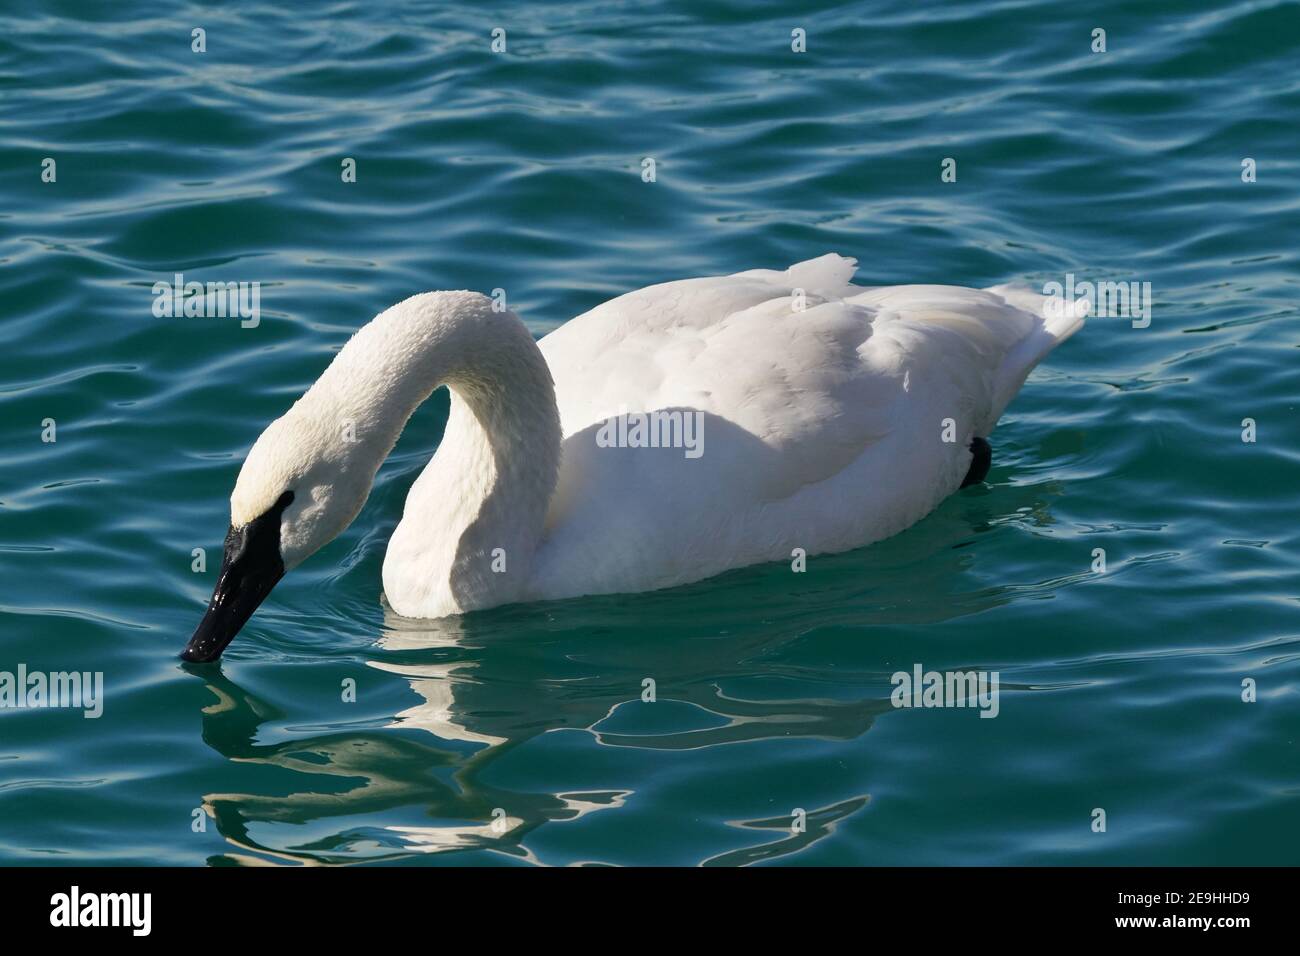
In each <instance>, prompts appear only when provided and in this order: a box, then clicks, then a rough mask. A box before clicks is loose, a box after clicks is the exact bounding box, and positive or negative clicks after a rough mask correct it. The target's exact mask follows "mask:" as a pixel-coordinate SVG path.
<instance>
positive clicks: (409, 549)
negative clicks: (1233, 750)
mask: <svg viewBox="0 0 1300 956" xmlns="http://www.w3.org/2000/svg"><path fill="white" fill-rule="evenodd" d="M440 385H446V386H447V387H448V388H449V389H450V390H451V392H452V401H451V413H450V416H449V418H448V421H447V428H446V431H445V432H444V435H443V440H442V443H441V445H440V446H439V448H438V451H437V452H436V454H435V455H434V456H433V459H432V460H431V461H430V462H429V465H428V467H426V468H425V470H424V472H423V473H422V474H421V475H420V477H419V478H418V479H417V480H416V482H415V485H414V486H413V487H412V488H411V491H410V494H409V496H408V497H407V500H406V507H405V510H404V513H403V516H402V521H401V523H400V524H399V525H398V527H397V529H396V531H395V532H394V533H393V538H392V540H391V541H390V543H389V547H388V552H387V555H386V557H385V560H384V591H385V594H386V595H387V597H388V600H389V603H390V604H391V605H392V606H393V609H394V610H395V611H397V612H398V613H399V614H403V615H406V616H410V617H435V616H442V615H445V614H448V613H456V612H459V611H466V610H472V609H474V608H476V607H482V606H486V605H494V604H500V603H503V602H508V601H510V600H512V599H514V598H515V597H516V596H522V594H523V592H524V589H525V588H526V586H527V582H528V577H529V573H530V570H531V567H532V559H533V553H534V551H535V550H536V547H537V544H538V542H539V541H540V539H541V535H542V531H543V525H544V522H545V519H546V510H547V506H548V504H549V502H550V499H551V495H552V493H553V492H554V490H555V484H556V480H557V476H558V471H559V459H560V439H561V431H560V420H559V413H558V411H557V409H556V403H555V386H554V384H553V382H552V380H551V373H550V369H549V368H548V366H547V364H546V359H545V358H544V357H543V356H542V353H541V351H540V350H539V349H538V347H537V343H536V342H535V341H533V338H532V335H531V334H530V333H529V332H528V330H527V328H525V327H524V325H523V323H522V322H520V321H519V319H518V318H517V317H516V316H515V315H514V314H513V313H510V312H497V311H494V310H493V309H492V302H491V300H489V299H487V298H486V297H485V296H482V295H478V294H477V293H471V292H441V293H426V294H424V295H419V296H415V297H413V298H411V299H407V300H406V301H405V302H402V303H399V304H398V305H396V306H394V307H393V308H391V309H389V310H388V311H386V312H384V313H383V314H381V315H380V316H378V317H377V318H376V319H375V320H374V321H373V322H371V323H370V324H369V325H367V326H365V327H364V328H363V329H361V330H360V331H359V332H358V333H357V334H356V336H354V337H353V339H352V341H350V342H349V343H348V344H347V345H346V346H345V347H344V349H343V350H342V351H341V352H340V353H339V355H338V357H337V358H336V359H335V361H334V362H333V364H331V366H330V367H329V368H328V369H327V370H326V373H325V375H323V376H322V377H321V379H320V381H319V382H318V383H317V385H316V386H313V389H312V391H315V390H316V389H317V388H319V387H322V386H323V388H322V391H323V392H327V393H329V394H331V395H333V396H335V397H337V398H338V399H339V400H340V401H342V402H343V404H344V405H345V406H346V407H344V408H341V409H339V410H338V412H337V413H338V414H339V416H340V417H342V418H346V417H352V418H353V419H354V421H355V426H356V438H357V441H356V442H355V445H356V446H357V447H356V451H355V461H352V462H347V463H345V465H344V469H345V470H347V469H349V468H351V467H353V466H355V467H357V468H359V469H361V470H366V469H369V479H370V480H373V476H374V472H375V470H377V469H378V467H379V464H380V463H381V462H382V460H383V459H384V458H385V457H387V455H388V453H389V451H390V450H391V449H392V447H393V445H394V444H395V443H396V441H397V438H398V436H399V435H400V434H401V431H402V428H403V427H404V426H405V424H406V421H407V420H408V419H409V418H410V416H411V415H412V413H414V411H415V409H416V408H417V407H419V405H420V404H421V403H422V402H423V401H424V400H425V399H426V398H428V396H429V395H430V394H431V393H432V392H433V391H434V390H435V389H436V388H437V387H438V386H440Z"/></svg>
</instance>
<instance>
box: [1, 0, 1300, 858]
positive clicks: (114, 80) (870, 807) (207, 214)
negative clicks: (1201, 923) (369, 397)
mask: <svg viewBox="0 0 1300 956" xmlns="http://www.w3.org/2000/svg"><path fill="white" fill-rule="evenodd" d="M1084 6H1085V5H1075V4H1050V3H1040V2H1026V0H975V2H963V3H953V4H945V5H931V4H926V5H922V4H915V3H910V2H909V3H904V2H898V3H894V2H889V3H862V4H851V5H846V6H837V5H832V4H825V3H812V4H803V5H796V6H791V5H790V4H787V3H749V2H746V3H689V4H688V3H653V2H652V3H636V4H618V3H611V2H608V0H601V2H591V0H580V2H577V3H563V4H558V3H557V4H551V5H537V6H528V7H525V6H523V5H518V6H512V5H509V4H502V5H497V7H496V8H495V9H494V10H492V11H491V12H488V11H485V10H483V9H481V8H479V7H478V6H477V5H473V4H463V3H455V4H438V5H436V8H434V7H435V5H425V4H417V3H396V4H366V3H351V2H338V3H325V4H312V5H306V6H302V5H296V4H294V5H278V6H277V5H271V4H266V3H242V4H236V5H226V6H221V7H215V6H200V5H180V6H177V7H176V8H174V9H173V10H172V11H171V12H168V13H164V14H161V15H160V14H159V12H158V10H157V8H156V7H155V6H154V5H151V4H145V3H140V2H134V0H124V2H121V3H114V4H76V3H66V2H65V3H54V4H47V5H44V7H43V10H42V11H41V12H36V11H35V10H33V9H32V8H30V7H28V6H26V5H19V4H13V3H10V4H6V5H5V12H4V14H3V15H2V16H0V143H2V144H3V149H0V305H2V308H3V318H2V320H0V321H2V322H3V326H2V327H3V348H2V349H0V449H3V467H2V468H0V613H2V616H0V670H10V671H12V670H14V669H15V668H16V667H17V666H18V665H19V664H20V663H22V664H25V665H26V666H27V667H28V668H31V669H33V670H43V671H57V670H78V671H102V672H103V674H104V681H105V688H104V709H103V715H102V716H101V717H100V718H98V719H93V720H92V719H85V718H83V717H82V715H81V712H80V711H74V710H51V709H45V710H35V709H22V710H18V709H0V862H3V863H9V864H13V863H37V864H59V863H73V862H91V863H110V864H149V863H169V864H192V865H203V864H218V865H220V864H226V865H228V864H242V863H255V862H273V863H303V862H324V863H349V862H365V861H379V860H386V861H402V862H414V863H454V864H503V863H504V864H548V865H562V864H574V863H593V862H597V863H612V864H674V865H676V864H682V865H687V864H699V863H710V864H738V863H742V864H743V863H762V862H774V863H789V864H901V865H912V864H1082V865H1092V864H1140V863H1149V864H1227V863H1237V864H1252V863H1253V864H1260V863H1268V864H1286V863H1295V862H1297V861H1300V751H1298V749H1297V739H1298V737H1300V711H1298V707H1300V622H1298V620H1297V611H1298V610H1300V606H1298V604H1297V601H1298V600H1300V562H1298V561H1297V544H1298V543H1300V539H1298V535H1300V532H1298V530H1297V522H1296V515H1297V507H1296V506H1297V504H1298V503H1300V502H1298V501H1297V489H1298V488H1300V418H1298V417H1297V410H1296V406H1297V402H1298V400H1300V370H1298V367H1297V355H1298V354H1300V353H1297V352H1296V347H1297V345H1298V344H1300V340H1298V339H1297V335H1296V330H1297V324H1296V319H1297V315H1298V310H1297V304H1296V303H1297V296H1298V294H1300V281H1298V276H1300V272H1298V270H1297V254H1296V249H1297V247H1298V246H1300V198H1298V197H1297V189H1296V184H1297V181H1298V179H1297V176H1298V175H1300V158H1298V157H1297V151H1296V146H1297V137H1296V118H1297V111H1298V109H1300V73H1298V72H1297V70H1296V63H1297V62H1298V61H1300V7H1297V5H1296V4H1294V3H1283V2H1275V3H1270V2H1262V3H1227V4H1222V5H1219V6H1218V7H1217V8H1211V5H1206V4H1199V3H1167V4H1161V5H1159V7H1158V10H1154V11H1152V10H1146V9H1144V7H1145V5H1135V4H1130V3H1122V2H1118V0H1109V2H1103V3H1097V4H1088V5H1086V6H1087V7H1088V8H1089V9H1087V10H1084V9H1082V8H1083V7H1084ZM430 8H434V9H430ZM199 26H201V27H203V28H205V29H206V31H207V51H206V52H205V53H201V54H200V53H194V52H192V51H191V37H190V31H191V29H192V28H194V27H199ZM494 27H503V28H504V29H505V30H506V36H507V52H506V53H504V54H493V53H492V52H490V50H489V44H490V42H491V38H490V34H491V31H492V29H493V28H494ZM797 27H801V28H803V29H805V30H806V31H807V37H808V39H807V52H806V53H802V54H796V53H794V52H792V51H791V48H790V42H791V41H790V34H791V30H792V29H794V28H797ZM1095 27H1101V28H1104V29H1105V30H1106V31H1107V52H1105V53H1104V54H1103V53H1093V52H1092V51H1091V49H1090V44H1091V32H1092V30H1093V28H1095ZM46 157H50V158H53V159H55V161H56V163H57V166H56V176H57V178H56V181H55V182H52V183H46V182H42V178H41V173H42V160H43V159H44V158H46ZM344 157H352V158H354V159H355V160H356V162H357V181H356V182H355V183H344V182H342V180H341V175H340V165H341V161H342V159H343V158H344ZM644 157H653V158H655V159H656V163H657V181H656V182H654V183H645V182H642V180H641V161H642V159H643V158H644ZM945 157H952V158H955V159H956V160H957V164H958V166H957V171H958V175H957V181H956V182H951V183H944V182H941V180H940V163H941V161H942V160H943V159H944V158H945ZM1247 157H1249V158H1253V159H1254V160H1256V163H1257V182H1254V183H1245V182H1243V181H1242V167H1241V162H1242V160H1243V159H1244V158H1247ZM827 251H836V252H841V253H843V254H845V255H852V256H856V257H857V258H858V259H859V261H860V271H859V281H861V282H863V283H867V284H891V283H900V282H944V283H955V284H961V285H974V286H986V285H991V284H995V283H999V282H1004V281H1013V280H1023V281H1026V282H1031V283H1035V284H1041V283H1042V282H1044V281H1046V280H1049V279H1061V278H1062V277H1063V275H1064V274H1065V273H1067V272H1073V273H1075V274H1076V275H1078V276H1079V277H1081V278H1083V277H1088V278H1094V279H1112V280H1124V281H1128V280H1137V281H1149V282H1151V284H1152V290H1153V298H1154V305H1153V310H1152V316H1151V319H1152V320H1151V323H1150V326H1149V327H1147V328H1134V327H1133V324H1132V323H1131V322H1129V321H1127V320H1124V319H1119V318H1100V317H1099V318H1094V319H1093V320H1092V321H1091V322H1090V323H1089V324H1088V326H1087V327H1086V329H1085V330H1084V331H1083V332H1082V333H1081V334H1079V335H1078V336H1076V337H1075V338H1074V339H1073V340H1071V341H1070V342H1069V343H1068V344H1067V345H1065V346H1063V347H1062V348H1061V349H1059V350H1058V351H1057V352H1056V353H1054V354H1053V355H1052V356H1051V357H1050V358H1049V359H1048V361H1047V362H1046V363H1045V364H1044V365H1043V366H1042V367H1040V368H1039V369H1038V370H1037V371H1036V372H1035V373H1034V374H1033V375H1032V376H1031V378H1030V380H1029V382H1028V383H1027V385H1026V386H1025V388H1024V390H1023V391H1022V393H1021V394H1020V396H1019V398H1017V399H1016V401H1015V402H1014V403H1013V404H1012V406H1011V408H1010V409H1009V410H1008V412H1007V414H1006V416H1005V417H1004V418H1003V420H1002V422H1001V425H1000V427H999V428H998V430H997V431H996V432H995V433H994V435H993V436H992V443H993V446H994V449H995V452H994V464H993V469H992V472H991V473H990V475H989V481H988V483H987V484H986V485H983V486H979V487H975V488H971V489H967V490H965V491H962V492H960V493H958V494H956V495H954V496H953V497H952V498H950V499H949V500H948V501H947V502H946V503H945V504H944V505H943V506H942V507H941V508H940V509H939V510H938V511H937V512H936V513H934V514H933V515H931V516H930V517H929V518H927V519H925V520H924V521H922V522H921V523H919V524H918V525H916V526H914V527H913V528H911V529H910V530H908V531H906V532H905V533H903V534H901V535H899V536H897V537H895V538H893V539H891V540H889V541H886V542H883V543H880V544H878V545H875V546H873V547H870V548H867V549H863V550H860V551H856V552H853V553H849V554H842V555H837V556H830V557H815V558H813V559H811V560H810V562H809V566H808V570H807V572H806V573H804V574H792V573H791V572H790V569H789V568H788V567H787V566H785V565H771V566H764V567H758V568H751V569H745V570H740V571H735V572H732V573H730V574H727V575H725V576H723V577H721V578H718V579H715V580H712V581H707V582H702V583H699V584H696V585H693V586H690V587H686V588H681V589H677V590H671V591H664V592H659V593H654V594H645V595H634V596H615V597H600V598H592V599H580V600H573V601H566V602H560V603H554V604H538V605H531V606H523V607H513V608H504V609H498V610H494V611H489V612H483V613H478V614H473V615H468V616H465V617H463V618H458V619H449V620H444V621H438V622H425V623H419V622H409V621H401V620H398V619H395V618H393V617H392V616H391V615H389V616H386V615H385V612H384V610H383V607H382V605H381V603H380V565H381V561H382V556H383V551H384V547H385V543H386V541H387V538H388V536H389V534H390V533H391V531H392V529H393V527H394V525H395V523H396V520H397V518H398V516H399V514H400V510H401V506H402V501H403V498H404V496H405V493H406V491H407V489H408V488H409V486H410V484H411V482H412V481H413V480H414V478H415V476H416V474H417V473H418V472H419V470H420V468H421V467H422V466H423V464H424V462H425V461H426V460H427V458H428V456H429V454H430V451H431V450H432V449H433V448H434V447H435V446H436V444H437V441H438V438H439V436H440V434H441V429H442V425H443V422H444V420H445V415H446V407H447V405H446V397H445V394H444V395H441V396H438V397H435V399H434V400H433V401H432V402H430V403H429V405H428V406H427V407H426V408H424V409H422V410H421V412H420V413H419V414H418V415H417V416H416V418H415V419H414V420H413V422H412V424H411V426H410V428H409V429H408V431H407V433H406V434H405V435H404V436H403V438H402V440H401V442H400V444H399V446H398V448H397V451H396V453H395V454H394V456H393V457H392V458H390V459H389V461H388V462H387V463H386V464H385V466H384V467H383V469H382V470H381V472H380V475H379V480H378V483H377V485H376V488H375V491H374V493H373V495H372V496H371V499H370V502H369V504H368V505H367V507H366V508H365V510H364V511H363V512H362V513H361V515H360V517H359V518H358V519H357V521H356V522H355V524H353V525H352V527H351V528H350V529H349V530H348V531H347V532H346V533H345V534H344V535H343V536H342V537H340V538H339V539H338V540H336V541H335V542H334V543H333V544H332V545H330V546H329V547H327V548H326V549H325V550H323V551H322V552H320V553H319V554H317V555H316V556H315V557H314V558H312V559H311V560H309V561H308V562H307V563H306V564H305V565H303V566H302V567H301V568H299V569H297V570H296V571H294V572H293V573H292V574H291V575H290V576H289V577H287V578H286V579H285V581H283V582H282V583H281V584H280V586H279V587H278V588H277V590H276V591H275V592H274V594H273V595H272V596H271V598H270V599H269V600H268V601H267V603H266V604H265V606H264V607H263V608H262V609H261V610H260V611H259V612H258V614H257V616H256V617H255V618H254V619H253V621H252V622H251V623H250V624H249V626H248V627H247V628H246V629H245V631H244V633H243V635H242V636H241V637H240V638H239V639H238V640H237V641H236V642H235V643H234V644H233V645H232V647H231V649H230V651H229V652H228V654H227V656H226V657H225V658H224V660H223V661H222V663H221V665H220V667H219V668H218V667H199V668H193V669H186V668H184V667H183V666H182V665H181V664H180V662H179V661H178V660H177V659H176V654H177V653H178V652H179V650H180V649H181V647H182V646H183V645H184V643H185V641H186V639H187V638H188V636H189V634H190V632H191V631H192V629H193V627H194V625H195V623H196V622H197V620H198V618H199V617H200V615H201V613H202V610H203V608H204V606H205V603H206V600H207V597H208V595H209V594H210V592H211V589H212V584H213V579H214V576H215V573H216V564H217V563H218V560H219V555H220V548H221V542H222V537H223V535H224V532H225V529H226V525H227V522H228V517H229V512H228V500H227V498H228V495H229V492H230V489H231V487H232V485H233V482H234V478H235V475H236V473H237V470H238V467H239V463H240V461H241V460H242V457H243V455H244V453H245V452H246V451H247V449H248V447H249V446H250V444H251V443H252V441H253V440H254V439H255V438H256V437H257V435H258V434H259V432H260V431H261V429H262V428H263V427H264V426H265V425H266V423H268V422H269V421H270V420H271V419H273V418H274V417H276V416H277V415H279V414H280V413H282V412H283V411H284V409H285V408H286V407H287V406H288V405H289V404H290V403H291V402H292V400H293V399H294V398H295V397H296V396H297V395H298V394H300V393H301V391H302V390H303V389H304V388H305V387H306V386H307V385H308V384H309V383H310V382H311V381H312V380H313V379H314V378H315V377H316V376H317V375H318V374H319V372H320V371H321V370H322V369H323V368H324V366H325V365H326V364H327V362H328V361H329V359H330V357H331V354H332V352H333V351H334V350H336V349H338V348H339V347H340V345H341V344H342V343H343V342H344V341H345V340H346V338H347V337H348V335H349V334H350V333H351V332H352V331H353V330H355V329H356V328H357V327H358V326H359V325H360V324H361V323H363V322H365V321H366V320H368V319H369V318H370V317H371V316H373V315H374V314H375V313H376V312H378V311H380V310H381V309H383V308H385V307H386V306H388V305H390V304H391V303H393V302H395V301H397V300H399V299H401V298H403V297H405V296H406V295H409V294H411V293H413V292H417V291H422V290H427V289H440V288H472V289H479V290H484V291H486V290H491V289H493V288H497V287H500V288H504V289H506V290H507V291H508V294H509V300H510V303H511V305H512V307H514V308H515V309H517V310H518V312H519V313H520V315H521V316H522V317H523V318H524V319H525V321H526V322H528V323H529V324H530V327H532V328H533V329H534V330H535V331H536V332H537V333H538V334H542V333H544V332H546V331H548V330H550V329H553V328H555V327H557V326H558V325H559V324H561V323H563V322H564V321H565V320H566V319H568V318H570V317H572V316H574V315H577V314H579V313H581V312H583V311H585V310H586V309H588V308H590V307H591V306H593V305H595V304H597V303H598V302H600V301H602V300H604V299H606V298H609V297H611V296H614V295H616V294H618V293H621V292H624V291H627V290H629V289H634V288H639V287H641V286H644V285H648V284H651V283H654V282H659V281H664V280H669V279H676V278H682V277H686V276H694V275H710V274H719V273H727V272H733V271H737V270H741V269H749V268H757V267H769V268H783V267H784V266H786V265H788V264H789V263H791V262H794V261H797V260H800V259H805V258H810V257H812V256H814V255H819V254H821V253H823V252H827ZM176 272H182V273H184V274H185V276H186V278H187V279H197V280H200V281H258V282H260V283H261V322H260V324H259V325H258V326H257V327H256V328H241V327H240V323H239V321H238V320H237V319H231V318H158V317H155V316H154V315H153V313H152V304H153V296H152V294H151V288H152V286H153V284H154V283H155V282H158V281H170V279H171V277H172V275H173V274H174V273H176ZM1246 418H1250V419H1253V420H1254V421H1255V423H1256V429H1257V440H1256V441H1254V442H1245V441H1243V440H1242V421H1243V419H1246ZM46 419H52V420H53V421H54V423H55V426H56V433H55V437H56V439H57V440H56V441H54V442H47V441H43V440H42V433H43V430H44V429H45V425H44V424H43V423H44V422H45V420H46ZM669 520H670V519H669ZM195 548H205V549H206V550H207V554H208V559H209V563H208V565H207V569H206V571H204V572H202V573H196V572H195V571H193V570H192V569H191V562H192V558H191V553H192V550H193V549H195ZM1097 548H1101V549H1104V551H1105V555H1106V565H1107V566H1106V571H1105V573H1097V572H1095V571H1094V570H1093V564H1094V549H1097ZM915 663H920V664H922V665H923V666H924V667H925V668H926V669H936V670H947V669H958V668H961V669H965V668H979V669H988V670H997V671H999V673H1000V675H1001V681H1002V690H1001V697H1000V712H999V714H998V717H997V718H996V719H979V718H978V716H977V714H976V712H975V711H972V710H964V709H929V710H902V709H895V708H893V707H891V705H890V702H889V695H890V691H891V689H892V686H891V683H890V675H891V674H892V673H893V672H895V671H897V670H910V669H911V668H912V666H913V664H915ZM647 677H649V678H653V679H654V680H655V682H656V686H657V697H658V700H657V701H656V702H654V703H645V702H643V701H642V700H641V692H642V681H643V680H644V679H645V678H647ZM1247 678H1249V679H1251V680H1253V681H1254V682H1255V683H1256V687H1257V700H1255V701H1254V702H1251V703H1248V702H1243V700H1242V693H1243V688H1242V682H1243V680H1244V679H1247ZM347 680H351V681H354V682H355V686H356V696H357V699H356V701H355V702H349V701H345V700H343V699H342V698H343V692H342V687H343V684H344V682H345V681H347ZM796 808H801V809H803V810H805V811H806V812H807V827H806V831H805V832H792V831H791V828H790V821H791V813H792V811H793V810H794V809H796ZM1095 808H1102V809H1104V810H1105V811H1106V823H1107V825H1106V830H1105V832H1104V833H1099V832H1093V829H1092V823H1093V819H1094V817H1093V811H1094V809H1095ZM196 810H206V812H200V813H199V814H198V815H197V817H196V815H195V811H196ZM497 818H500V819H502V820H504V821H505V823H504V825H498V826H499V827H501V828H502V832H497V830H494V827H493V821H494V819H497ZM196 819H202V820H203V821H205V825H204V826H202V827H196V825H195V823H194V821H195V820H196Z"/></svg>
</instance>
